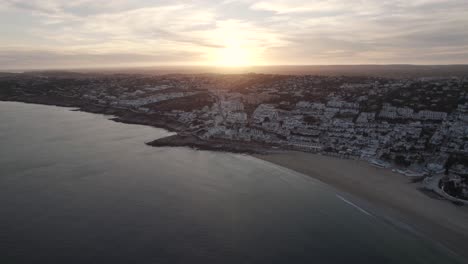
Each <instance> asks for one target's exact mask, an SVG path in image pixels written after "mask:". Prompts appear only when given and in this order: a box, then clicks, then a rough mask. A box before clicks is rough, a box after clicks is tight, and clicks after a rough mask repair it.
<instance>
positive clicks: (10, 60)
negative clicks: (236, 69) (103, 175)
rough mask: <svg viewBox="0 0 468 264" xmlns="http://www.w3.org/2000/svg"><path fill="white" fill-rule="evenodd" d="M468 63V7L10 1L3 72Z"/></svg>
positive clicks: (420, 1) (320, 0)
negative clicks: (27, 70) (89, 68)
mask: <svg viewBox="0 0 468 264" xmlns="http://www.w3.org/2000/svg"><path fill="white" fill-rule="evenodd" d="M324 64H325V65H336V64H468V1H467V0H356V1H349V0H347V1H345V0H308V1H300V0H271V1H266V0H265V1H264V0H224V1H223V0H218V1H214V0H205V1H202V0H192V1H177V0H172V1H170V0H167V1H166V0H153V1H150V0H112V1H110V0H106V1H104V0H75V1H73V0H0V68H1V69H36V68H82V67H84V68H86V67H93V68H94V67H127V66H160V65H216V66H250V65H324Z"/></svg>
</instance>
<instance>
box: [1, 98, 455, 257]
mask: <svg viewBox="0 0 468 264" xmlns="http://www.w3.org/2000/svg"><path fill="white" fill-rule="evenodd" d="M107 119H108V117H105V116H102V115H94V114H88V113H82V112H75V111H70V109H67V108H58V107H52V106H40V105H31V104H21V103H9V102H0V263H452V261H451V259H449V257H448V255H447V254H446V253H445V251H443V250H440V249H439V248H438V247H435V246H432V244H431V243H429V242H427V241H424V240H422V239H420V238H417V237H415V236H414V235H412V234H411V233H410V232H406V231H402V230H400V229H398V228H396V227H394V226H392V225H390V224H387V223H385V222H383V221H382V220H380V218H379V217H374V216H373V215H372V212H367V211H363V210H360V209H359V208H357V207H355V206H354V205H353V204H350V203H347V202H345V201H343V200H342V199H340V196H337V194H336V192H335V191H333V189H331V188H329V187H327V186H326V185H323V184H321V183H319V182H317V181H315V180H314V179H312V178H310V177H306V176H303V175H301V174H298V173H295V172H292V171H290V170H287V169H283V168H281V167H278V166H276V165H272V164H269V163H266V162H264V161H260V160H257V159H255V158H252V157H249V156H244V155H234V154H222V153H214V152H207V151H194V150H190V149H186V148H153V147H148V146H146V145H145V144H144V142H147V141H150V140H153V139H155V138H158V137H162V136H166V135H168V134H169V133H167V132H166V131H164V130H161V129H156V128H150V127H144V126H137V125H126V124H120V123H115V122H113V121H109V120H107ZM369 213H370V214H369Z"/></svg>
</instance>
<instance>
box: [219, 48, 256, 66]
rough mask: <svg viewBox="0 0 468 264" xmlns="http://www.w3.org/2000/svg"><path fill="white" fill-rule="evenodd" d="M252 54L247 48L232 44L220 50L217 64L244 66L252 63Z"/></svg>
mask: <svg viewBox="0 0 468 264" xmlns="http://www.w3.org/2000/svg"><path fill="white" fill-rule="evenodd" d="M251 56H252V55H251V54H250V52H249V50H248V49H247V48H244V47H242V46H240V45H237V44H231V45H228V46H226V47H224V48H221V49H219V50H218V54H217V56H216V64H217V65H220V66H224V67H242V66H249V65H251V64H252V58H251Z"/></svg>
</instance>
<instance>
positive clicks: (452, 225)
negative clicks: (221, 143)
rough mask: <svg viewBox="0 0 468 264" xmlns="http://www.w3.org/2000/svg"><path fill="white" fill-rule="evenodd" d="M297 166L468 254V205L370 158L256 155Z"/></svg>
mask: <svg viewBox="0 0 468 264" xmlns="http://www.w3.org/2000/svg"><path fill="white" fill-rule="evenodd" d="M253 156H254V157H255V158H258V159H261V160H264V161H267V162H270V163H273V164H276V165H279V166H282V167H285V168H288V169H291V170H294V171H297V172H299V173H302V174H305V175H307V176H310V177H313V178H314V179H317V180H319V181H321V182H324V183H325V184H328V185H330V186H332V187H334V188H336V189H337V190H338V191H340V192H343V193H347V194H350V195H351V196H353V197H356V198H358V199H362V200H363V201H365V202H366V203H368V204H369V205H370V206H372V207H373V208H376V209H377V210H381V211H382V213H383V215H388V216H390V217H392V218H393V219H395V220H397V221H399V222H400V221H401V222H403V223H404V224H405V225H406V224H408V225H409V226H410V228H411V229H414V230H415V231H416V232H417V233H419V234H421V235H422V236H424V237H426V238H429V239H431V240H434V241H435V242H438V243H440V244H441V245H443V246H444V247H446V248H447V249H449V250H451V251H453V252H454V253H455V254H457V255H459V256H461V257H462V258H464V259H465V260H466V259H468V252H467V251H466V245H467V244H468V208H466V207H458V206H455V205H453V204H452V203H450V202H448V201H445V200H440V199H434V198H431V197H429V196H428V195H427V194H425V193H423V192H422V191H420V190H418V189H419V188H420V187H422V185H421V183H413V182H412V181H411V179H410V178H407V177H405V176H403V175H401V174H397V173H394V172H392V171H390V170H388V169H380V168H376V167H373V166H370V165H369V164H368V163H366V162H365V161H360V160H346V159H338V158H334V157H328V156H323V155H319V154H312V153H305V152H292V151H289V152H283V153H270V154H266V155H264V154H261V155H258V154H257V155H253Z"/></svg>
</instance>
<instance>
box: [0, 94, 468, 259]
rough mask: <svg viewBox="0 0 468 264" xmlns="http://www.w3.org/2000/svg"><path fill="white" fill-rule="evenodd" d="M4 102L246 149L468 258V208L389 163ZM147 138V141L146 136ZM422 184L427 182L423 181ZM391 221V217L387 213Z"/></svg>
mask: <svg viewBox="0 0 468 264" xmlns="http://www.w3.org/2000/svg"><path fill="white" fill-rule="evenodd" d="M0 101H3V102H16V103H31V104H38V105H49V106H57V107H73V108H77V109H74V110H71V111H83V112H88V113H94V114H105V115H113V116H115V118H110V119H109V120H112V121H114V122H121V123H126V124H138V125H146V126H151V127H156V128H160V129H166V130H168V131H169V132H177V134H176V135H172V136H168V137H163V138H159V139H155V140H153V141H151V142H146V143H145V144H146V145H149V146H153V147H189V148H193V149H198V150H208V151H221V152H228V153H245V154H249V155H251V156H252V157H254V158H258V159H260V160H263V161H266V162H270V163H273V164H276V165H279V166H281V167H285V168H288V169H291V170H293V171H296V172H299V173H302V174H304V175H307V176H310V177H312V178H314V179H316V180H318V181H321V182H323V183H325V184H326V185H329V186H331V187H332V188H335V189H336V190H338V191H340V192H342V193H343V194H349V195H351V196H352V197H353V198H357V199H358V200H361V201H360V202H363V203H367V204H368V205H370V206H371V207H372V208H375V209H377V210H378V211H382V213H383V215H388V216H390V217H392V218H394V219H396V220H397V221H398V222H401V223H402V224H404V225H408V223H410V224H412V225H411V226H410V227H411V228H413V227H414V229H415V231H417V232H418V233H421V234H422V235H423V237H425V238H429V239H431V240H432V241H434V242H437V243H440V244H441V245H443V246H444V247H446V248H447V249H449V251H453V252H454V254H456V255H458V256H460V257H462V258H463V259H466V260H468V252H467V251H466V249H465V248H466V246H465V245H467V244H468V208H466V207H457V206H455V205H453V204H451V203H450V202H448V201H446V200H440V199H435V198H434V197H429V195H428V194H427V193H424V192H423V191H421V190H418V185H420V184H421V183H415V182H412V181H411V178H409V177H405V176H403V175H401V174H398V173H394V172H392V171H390V170H389V169H383V168H377V167H374V166H371V165H370V164H369V163H367V162H365V161H363V160H353V159H342V158H336V157H331V156H325V155H320V154H315V153H307V152H298V151H292V150H280V149H274V148H273V146H270V145H262V144H257V143H255V142H249V143H243V144H240V143H239V142H230V141H227V140H216V141H215V140H209V141H207V140H201V139H199V138H197V137H195V136H193V135H188V134H185V133H184V132H183V126H182V125H181V124H178V123H176V122H172V121H171V120H168V118H166V117H164V116H161V115H157V114H154V115H148V114H141V113H135V112H133V111H131V110H126V109H117V108H112V107H105V106H96V105H90V104H83V103H81V104H80V103H77V102H63V101H62V103H57V104H56V103H54V102H53V100H52V101H50V100H45V101H42V100H37V98H36V99H32V100H22V101H19V100H18V99H17V98H16V100H15V99H10V100H8V99H6V100H5V99H4V98H0ZM142 143H144V142H142ZM420 187H422V186H420ZM383 220H384V221H389V222H391V220H390V219H383Z"/></svg>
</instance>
